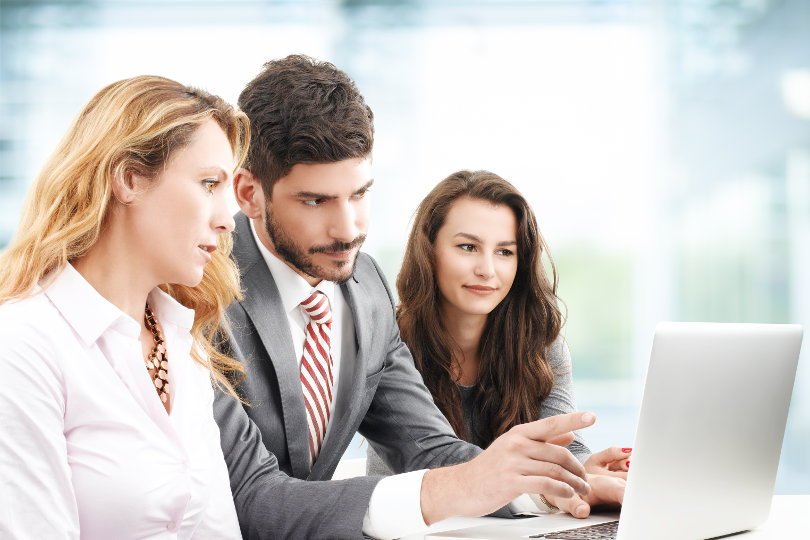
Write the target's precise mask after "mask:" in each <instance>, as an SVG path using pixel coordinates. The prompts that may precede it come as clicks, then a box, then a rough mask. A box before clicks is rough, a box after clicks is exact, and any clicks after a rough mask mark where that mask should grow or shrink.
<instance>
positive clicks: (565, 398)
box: [540, 336, 591, 463]
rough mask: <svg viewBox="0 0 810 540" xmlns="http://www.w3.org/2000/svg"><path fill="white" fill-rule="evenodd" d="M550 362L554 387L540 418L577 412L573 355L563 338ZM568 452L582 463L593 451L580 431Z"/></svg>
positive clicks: (554, 346)
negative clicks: (572, 366) (572, 365)
mask: <svg viewBox="0 0 810 540" xmlns="http://www.w3.org/2000/svg"><path fill="white" fill-rule="evenodd" d="M548 362H549V364H550V365H551V371H552V373H554V387H553V388H552V389H551V393H550V394H549V395H548V397H546V399H544V400H543V403H542V404H541V405H540V418H548V417H549V416H556V415H558V414H567V413H571V412H576V411H577V403H576V399H575V398H574V383H573V379H572V376H571V369H572V368H571V353H570V352H569V351H568V344H567V343H566V342H565V338H563V337H562V336H558V337H557V339H556V340H555V341H554V343H552V344H551V347H550V348H549V355H548ZM568 450H570V451H571V453H572V454H574V456H576V458H577V459H578V460H579V461H580V462H582V463H584V462H585V460H587V459H588V458H589V457H590V456H591V451H590V449H589V448H588V447H587V446H586V445H585V440H584V439H583V438H582V434H581V433H580V432H579V431H575V432H574V442H572V443H571V444H569V445H568Z"/></svg>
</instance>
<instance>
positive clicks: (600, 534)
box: [529, 521, 619, 540]
mask: <svg viewBox="0 0 810 540" xmlns="http://www.w3.org/2000/svg"><path fill="white" fill-rule="evenodd" d="M618 530H619V522H618V521H608V522H606V523H599V524H597V525H590V526H588V527H579V528H577V529H568V530H567V531H557V532H553V533H540V534H534V535H532V536H530V537H529V538H547V539H552V538H556V539H565V540H613V539H615V538H616V532H617V531H618Z"/></svg>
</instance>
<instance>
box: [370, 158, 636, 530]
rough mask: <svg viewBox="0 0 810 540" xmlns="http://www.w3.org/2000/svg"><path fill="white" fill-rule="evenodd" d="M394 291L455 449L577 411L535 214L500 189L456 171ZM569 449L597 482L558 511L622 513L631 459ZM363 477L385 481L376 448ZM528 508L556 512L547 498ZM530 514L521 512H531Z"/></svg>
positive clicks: (491, 179)
mask: <svg viewBox="0 0 810 540" xmlns="http://www.w3.org/2000/svg"><path fill="white" fill-rule="evenodd" d="M544 255H545V257H546V258H547V260H548V267H549V268H550V270H551V275H550V276H549V273H548V272H547V271H546V267H545V266H544V264H543V257H544ZM397 291H398V293H399V305H398V308H397V319H398V323H399V327H400V331H401V334H402V338H403V340H404V341H405V343H406V344H407V345H408V348H409V349H410V350H411V352H412V354H413V357H414V361H415V363H416V367H417V368H418V369H419V371H420V372H421V373H422V377H423V378H424V381H425V384H426V385H427V387H428V388H429V389H430V391H431V393H432V394H433V399H434V400H435V402H436V404H437V405H438V407H439V409H441V411H442V412H443V413H444V415H445V416H446V417H447V420H448V421H449V422H450V425H451V426H452V427H453V429H454V430H455V432H456V434H457V435H458V436H459V437H460V438H462V439H464V440H467V441H470V442H472V443H474V444H477V445H478V446H481V447H482V448H486V447H487V446H488V445H489V444H490V443H491V442H492V441H493V440H495V439H496V438H497V437H498V436H499V435H501V434H502V433H504V432H506V431H507V430H509V429H510V428H511V427H513V426H515V425H518V424H522V423H525V422H530V421H533V420H537V419H538V418H546V417H549V416H554V415H558V414H563V413H569V412H574V411H575V410H576V404H575V401H574V393H573V387H572V381H571V358H570V355H569V352H568V347H567V345H566V342H565V340H564V338H563V337H562V335H561V334H560V330H561V328H562V325H563V316H562V313H561V311H560V308H559V303H560V301H559V299H558V297H557V294H556V291H557V275H556V270H555V267H554V263H553V262H552V260H551V258H550V257H549V255H548V249H547V246H546V243H545V241H544V239H543V236H542V235H541V233H540V230H539V228H538V227H537V222H536V219H535V216H534V213H533V212H532V210H531V208H530V207H529V205H528V203H527V202H526V200H525V199H524V197H523V196H522V195H521V194H520V193H519V192H518V191H517V189H515V187H514V186H512V185H511V184H510V183H509V182H507V181H506V180H504V179H503V178H501V177H499V176H497V175H495V174H493V173H490V172H487V171H476V172H470V171H459V172H457V173H455V174H452V175H450V176H449V177H448V178H446V179H444V180H443V181H442V182H440V183H439V184H438V185H437V186H436V187H435V188H434V189H433V190H432V191H431V192H430V194H429V195H428V196H427V197H426V198H425V199H424V200H423V201H422V203H421V204H420V205H419V207H418V209H417V211H416V214H415V218H414V224H413V228H412V230H411V234H410V237H409V238H408V243H407V247H406V249H405V257H404V260H403V263H402V269H401V270H400V273H399V275H398V277H397ZM568 449H569V450H570V451H571V452H572V453H573V454H574V455H575V456H576V457H577V458H578V459H579V460H580V461H581V462H583V463H584V464H585V468H586V470H587V471H588V472H589V473H590V477H589V482H590V483H591V487H592V493H591V495H590V496H589V497H588V500H587V501H583V500H581V499H580V498H579V497H576V496H575V498H574V499H569V500H563V501H556V502H557V506H560V507H561V508H563V509H564V510H566V511H569V512H570V513H572V514H573V515H575V516H577V517H585V516H587V515H588V514H589V512H590V507H589V503H619V502H620V501H621V497H622V496H623V491H624V480H623V478H622V477H626V471H627V466H628V459H629V456H630V449H622V448H609V449H607V450H604V451H602V452H599V453H597V454H594V455H591V452H590V450H589V449H588V448H587V446H585V443H584V442H583V440H582V437H581V436H580V435H579V434H578V433H577V434H576V438H575V440H574V441H573V442H572V443H571V444H570V445H569V446H568ZM383 457H384V456H383ZM367 469H368V472H369V474H388V473H387V467H386V466H385V464H384V463H383V460H381V459H380V456H377V455H376V454H375V452H374V449H373V448H371V447H370V448H369V459H368V464H367ZM533 499H534V501H535V503H536V504H537V506H539V507H540V508H541V509H543V510H548V509H553V508H554V504H552V502H550V501H549V499H547V498H545V497H543V496H542V494H540V495H539V496H534V497H533ZM526 503H527V501H522V502H520V501H518V502H517V503H515V504H518V506H520V508H519V509H520V510H531V509H535V510H536V508H534V507H533V506H529V507H528V508H527V507H526ZM529 505H531V503H529Z"/></svg>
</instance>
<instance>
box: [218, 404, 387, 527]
mask: <svg viewBox="0 0 810 540" xmlns="http://www.w3.org/2000/svg"><path fill="white" fill-rule="evenodd" d="M216 394H217V395H216V399H215V400H214V417H215V418H216V420H217V423H218V424H219V431H220V443H221V446H222V453H223V455H224V456H225V462H226V464H227V465H228V473H229V474H230V478H231V492H232V493H233V500H234V503H235V505H236V513H237V516H238V517H239V525H240V527H241V529H242V535H243V536H244V538H248V539H251V538H263V539H266V538H323V539H331V538H363V533H362V528H363V518H364V517H365V515H366V510H367V508H368V502H369V499H370V498H371V493H372V492H373V491H374V487H375V486H376V485H377V482H379V481H380V478H379V477H370V476H360V477H357V478H350V479H347V480H331V481H323V482H314V481H305V480H299V479H297V478H290V477H289V476H287V475H286V474H284V473H283V472H282V471H280V470H279V468H278V461H277V460H276V457H275V456H274V455H273V454H271V453H270V452H268V450H267V448H265V446H264V443H263V442H262V437H261V434H260V433H259V429H258V428H257V427H256V425H255V424H254V423H253V421H251V420H250V418H249V417H248V415H247V413H246V412H245V410H244V409H243V408H242V404H241V403H239V402H238V401H236V400H235V399H233V398H232V397H230V396H228V395H226V394H224V393H222V392H220V391H217V393H216Z"/></svg>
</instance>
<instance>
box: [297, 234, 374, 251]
mask: <svg viewBox="0 0 810 540" xmlns="http://www.w3.org/2000/svg"><path fill="white" fill-rule="evenodd" d="M365 241H366V235H365V234H361V235H360V236H358V237H357V238H355V239H354V240H352V241H351V242H340V241H336V242H334V243H332V244H329V245H328V246H313V247H311V248H309V252H310V253H334V252H336V251H349V250H350V249H354V248H356V247H360V246H362V245H363V242H365Z"/></svg>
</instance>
